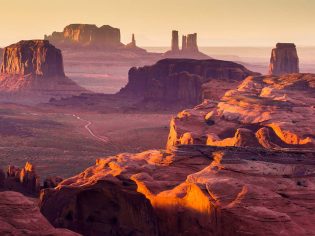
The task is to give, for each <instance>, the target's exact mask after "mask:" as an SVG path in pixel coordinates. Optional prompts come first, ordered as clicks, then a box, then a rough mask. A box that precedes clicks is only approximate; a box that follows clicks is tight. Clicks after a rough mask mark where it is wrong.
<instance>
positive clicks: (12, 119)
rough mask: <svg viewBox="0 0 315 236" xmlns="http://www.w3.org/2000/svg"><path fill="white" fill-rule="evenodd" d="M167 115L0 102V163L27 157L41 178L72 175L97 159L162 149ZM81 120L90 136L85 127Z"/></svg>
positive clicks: (12, 162)
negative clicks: (122, 153)
mask: <svg viewBox="0 0 315 236" xmlns="http://www.w3.org/2000/svg"><path fill="white" fill-rule="evenodd" d="M74 115H75V116H74ZM171 116H172V114H136V113H134V114H123V113H115V114H97V113H78V112H76V113H72V112H71V111H69V110H67V111H65V112H63V111H56V110H55V111H54V110H47V109H38V108H33V107H26V106H17V105H7V104H6V105H3V104H2V105H0V166H1V167H3V168H5V167H6V166H7V165H10V164H14V165H17V166H22V165H24V164H25V162H26V161H30V162H31V163H33V164H35V166H36V168H37V171H38V173H39V174H40V175H41V176H42V177H45V176H53V175H59V176H62V177H68V176H72V175H74V174H76V173H79V172H80V171H82V170H83V169H85V168H87V167H88V166H90V165H91V164H93V163H95V160H96V159H97V158H100V157H105V156H108V155H115V154H118V153H121V152H139V151H143V150H147V149H152V148H157V149H163V148H164V147H165V144H166V143H165V142H166V140H167V135H168V126H169V121H170V118H171ZM77 117H80V118H82V119H78V118H77ZM87 121H89V122H90V125H89V126H88V128H89V129H90V130H91V131H92V132H93V134H95V136H93V135H91V133H90V132H89V131H88V130H87V129H86V125H87V123H88V122H87ZM98 137H103V138H104V140H108V142H104V140H102V139H99V138H98Z"/></svg>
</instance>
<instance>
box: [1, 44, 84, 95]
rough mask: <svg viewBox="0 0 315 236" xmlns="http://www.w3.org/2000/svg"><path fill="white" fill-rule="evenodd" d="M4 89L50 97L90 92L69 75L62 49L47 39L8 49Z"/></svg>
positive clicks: (2, 70)
mask: <svg viewBox="0 0 315 236" xmlns="http://www.w3.org/2000/svg"><path fill="white" fill-rule="evenodd" d="M0 91H1V92H2V93H10V94H14V95H15V96H18V95H19V94H21V93H24V95H25V93H29V95H31V96H37V97H39V96H40V95H43V96H45V98H43V99H46V100H49V98H50V97H60V96H65V97H66V96H72V95H79V94H81V93H83V92H86V90H85V89H83V88H81V87H80V86H78V85H77V84H76V83H74V82H73V81H72V80H70V79H69V78H67V77H66V76H65V73H64V69H63V60H62V54H61V51H60V50H59V49H57V48H55V47H54V46H53V45H51V44H50V43H49V42H48V41H47V40H29V41H20V42H18V43H16V44H12V45H10V46H8V47H6V48H5V49H4V53H3V61H2V65H1V74H0ZM6 98H7V96H6Z"/></svg>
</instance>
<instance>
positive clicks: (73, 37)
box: [45, 24, 123, 48]
mask: <svg viewBox="0 0 315 236" xmlns="http://www.w3.org/2000/svg"><path fill="white" fill-rule="evenodd" d="M45 39H47V40H49V41H51V42H52V43H53V44H56V45H58V46H62V47H63V46H75V45H79V46H93V47H103V48H104V47H106V48H118V47H122V46H123V44H122V43H121V42H120V30H119V29H117V28H113V27H111V26H109V25H103V26H101V27H97V26H96V25H88V24H71V25H68V26H66V27H65V28H64V30H63V32H54V33H53V34H52V35H50V36H46V35H45Z"/></svg>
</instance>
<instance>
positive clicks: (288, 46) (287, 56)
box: [269, 43, 300, 75]
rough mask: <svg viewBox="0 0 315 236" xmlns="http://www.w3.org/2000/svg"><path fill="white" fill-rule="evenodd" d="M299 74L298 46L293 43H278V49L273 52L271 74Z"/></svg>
mask: <svg viewBox="0 0 315 236" xmlns="http://www.w3.org/2000/svg"><path fill="white" fill-rule="evenodd" d="M299 72H300V70H299V58H298V55H297V51H296V46H295V45H294V44H293V43H277V46H276V48H274V49H272V52H271V58H270V65H269V74H270V75H284V74H290V73H299Z"/></svg>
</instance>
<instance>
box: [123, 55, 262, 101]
mask: <svg viewBox="0 0 315 236" xmlns="http://www.w3.org/2000/svg"><path fill="white" fill-rule="evenodd" d="M249 75H257V74H256V73H254V72H251V71H249V70H247V69H246V68H245V67H244V66H242V65H239V64H236V63H233V62H227V61H219V60H192V59H165V60H161V61H159V62H157V63H156V64H155V65H153V66H145V67H142V68H132V69H130V71H129V80H128V84H127V85H126V87H125V88H123V89H122V90H121V91H120V93H119V94H123V95H128V96H135V97H141V98H143V99H144V101H161V102H165V103H170V102H172V103H182V104H185V105H187V104H190V105H191V104H192V105H196V104H198V103H200V101H201V99H202V98H205V96H210V97H211V96H212V98H216V97H218V96H220V97H221V96H222V95H223V94H224V92H225V90H226V89H225V87H226V86H225V84H226V85H227V86H231V85H235V83H239V82H240V81H241V80H243V79H244V78H246V77H247V76H249ZM212 83H218V84H220V86H221V87H220V88H218V87H216V88H214V89H213V90H212V89H211V88H212V86H211V84H212ZM203 84H204V85H203ZM202 86H204V88H203V89H204V90H205V91H206V93H205V94H203V93H202Z"/></svg>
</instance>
